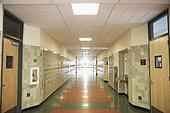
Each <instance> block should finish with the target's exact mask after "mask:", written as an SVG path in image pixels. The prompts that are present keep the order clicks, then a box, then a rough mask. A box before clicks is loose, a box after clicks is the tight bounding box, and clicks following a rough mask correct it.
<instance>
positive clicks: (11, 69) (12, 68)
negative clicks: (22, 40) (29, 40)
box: [2, 38, 19, 113]
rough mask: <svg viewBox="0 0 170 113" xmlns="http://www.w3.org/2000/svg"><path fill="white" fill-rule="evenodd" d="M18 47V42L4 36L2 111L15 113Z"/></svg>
mask: <svg viewBox="0 0 170 113" xmlns="http://www.w3.org/2000/svg"><path fill="white" fill-rule="evenodd" d="M18 48H19V43H18V42H16V41H14V40H11V39H7V38H4V45H3V78H2V84H3V86H2V113H16V106H17V96H18Z"/></svg>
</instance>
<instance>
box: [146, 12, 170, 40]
mask: <svg viewBox="0 0 170 113" xmlns="http://www.w3.org/2000/svg"><path fill="white" fill-rule="evenodd" d="M149 33H150V39H154V38H157V37H160V36H163V35H166V34H168V11H165V12H163V13H162V14H160V15H158V16H157V17H156V18H154V19H153V20H152V21H151V22H149Z"/></svg>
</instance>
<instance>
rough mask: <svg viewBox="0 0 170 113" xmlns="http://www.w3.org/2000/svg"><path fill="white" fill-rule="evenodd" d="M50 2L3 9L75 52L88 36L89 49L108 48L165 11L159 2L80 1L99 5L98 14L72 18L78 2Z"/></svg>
mask: <svg viewBox="0 0 170 113" xmlns="http://www.w3.org/2000/svg"><path fill="white" fill-rule="evenodd" d="M7 1H8V2H10V1H9V0H7ZM12 1H14V0H12ZM38 1H39V0H38ZM38 1H37V2H38ZM51 1H52V2H51V3H47V4H43V3H45V2H48V0H43V1H42V3H41V2H40V1H39V3H40V4H37V2H36V3H35V4H34V5H33V4H31V2H32V3H33V1H32V0H31V1H30V3H28V1H27V2H26V4H27V5H5V7H7V9H9V10H11V11H12V12H13V13H14V14H16V15H17V16H19V17H20V18H21V19H23V20H24V21H26V23H29V24H31V25H33V26H34V25H35V26H38V27H40V28H42V29H43V30H45V31H46V32H48V33H49V34H50V35H51V36H52V37H53V38H55V39H56V40H57V41H58V42H60V43H61V44H63V45H64V46H66V47H68V49H69V48H70V45H72V46H74V45H76V47H75V48H77V49H80V46H81V45H82V44H83V43H80V42H79V40H78V38H79V37H81V36H87V35H90V36H92V37H93V38H94V39H93V41H92V42H90V43H88V45H89V46H101V47H102V46H104V47H108V46H109V44H110V43H111V42H112V41H114V40H115V39H116V38H117V37H119V36H120V35H122V34H123V33H125V32H126V31H127V30H128V29H130V28H131V27H134V26H136V25H139V24H142V23H144V22H147V21H148V20H149V19H151V18H152V17H154V16H156V15H157V14H158V13H160V12H161V11H163V10H164V9H165V8H166V7H168V6H167V5H164V3H161V1H162V0H156V1H157V3H154V1H153V0H152V2H151V3H149V4H148V2H147V1H141V0H140V1H136V2H137V3H136V2H135V1H134V0H120V1H119V3H117V1H118V0H81V1H83V2H98V3H101V4H100V10H99V13H98V15H97V16H74V15H73V12H72V8H71V3H77V2H81V1H80V0H51ZM128 1H129V2H128ZM158 1H160V3H161V4H160V3H158ZM138 2H142V3H143V2H144V3H143V4H141V3H140V4H139V3H138ZM164 2H166V0H164ZM6 3H7V2H6ZM115 3H116V4H115ZM28 4H29V5H28ZM162 4H163V5H162ZM113 6H114V8H113V10H112V7H113Z"/></svg>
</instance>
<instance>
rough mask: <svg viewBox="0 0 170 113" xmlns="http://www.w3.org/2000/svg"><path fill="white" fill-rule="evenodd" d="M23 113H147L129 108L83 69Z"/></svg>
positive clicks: (126, 103) (119, 97)
mask: <svg viewBox="0 0 170 113" xmlns="http://www.w3.org/2000/svg"><path fill="white" fill-rule="evenodd" d="M23 113H149V112H147V111H143V110H140V109H137V108H134V107H132V106H130V105H129V104H128V102H127V97H126V96H124V95H118V94H117V93H116V91H114V90H112V89H111V88H110V87H109V86H108V84H107V83H104V82H103V80H101V79H100V78H96V77H95V76H94V72H93V69H90V68H84V69H80V70H79V71H78V76H77V77H75V78H73V79H71V80H69V81H68V82H67V83H66V84H64V85H63V86H62V87H61V88H59V89H58V90H57V91H56V92H55V93H54V94H53V95H52V96H51V97H50V98H49V99H47V100H46V101H45V102H44V103H43V104H42V105H40V106H38V107H34V108H32V109H27V110H25V111H23Z"/></svg>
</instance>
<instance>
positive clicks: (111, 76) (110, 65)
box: [109, 55, 114, 88]
mask: <svg viewBox="0 0 170 113" xmlns="http://www.w3.org/2000/svg"><path fill="white" fill-rule="evenodd" d="M113 78H114V76H113V55H111V56H109V85H110V86H111V87H112V88H114V84H113V82H114V81H113Z"/></svg>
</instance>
